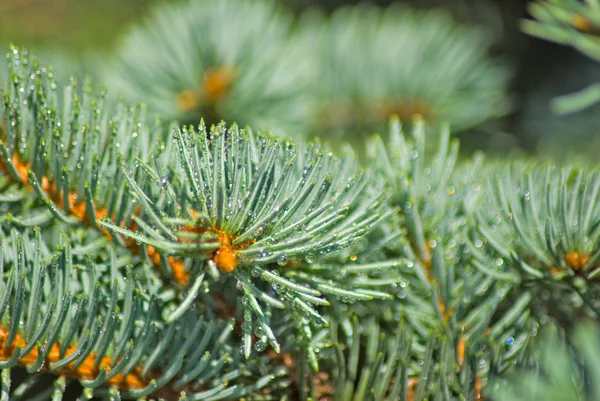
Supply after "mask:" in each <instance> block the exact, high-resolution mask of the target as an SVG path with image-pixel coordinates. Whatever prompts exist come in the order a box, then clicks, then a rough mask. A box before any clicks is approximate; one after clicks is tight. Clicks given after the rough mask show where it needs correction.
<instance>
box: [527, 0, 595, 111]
mask: <svg viewBox="0 0 600 401" xmlns="http://www.w3.org/2000/svg"><path fill="white" fill-rule="evenodd" d="M599 6H600V2H598V1H597V0H585V1H576V0H566V1H565V0H538V1H536V2H532V3H531V4H530V7H529V12H530V14H531V15H532V16H533V17H534V18H535V19H536V20H537V21H534V20H526V21H523V30H524V31H525V32H527V33H529V34H530V35H534V36H537V37H539V38H542V39H546V40H549V41H552V42H556V43H560V44H566V45H570V46H573V47H574V48H576V49H577V50H579V51H580V52H582V53H583V54H585V55H587V56H589V57H591V58H593V59H594V60H600V44H598V35H600V8H599ZM598 101H600V84H598V83H596V84H592V85H590V86H588V87H587V88H584V89H581V90H580V91H578V92H576V93H573V94H569V95H564V96H560V97H557V98H555V99H554V100H553V103H552V106H553V109H554V110H555V111H556V112H557V113H561V114H564V113H573V112H576V111H580V110H582V109H584V108H587V107H589V106H591V105H593V104H595V103H597V102H598Z"/></svg>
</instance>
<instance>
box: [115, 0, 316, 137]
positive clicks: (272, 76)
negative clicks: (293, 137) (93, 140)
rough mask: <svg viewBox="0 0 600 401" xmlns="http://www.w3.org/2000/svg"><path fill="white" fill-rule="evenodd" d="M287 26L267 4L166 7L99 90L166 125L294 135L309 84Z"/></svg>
mask: <svg viewBox="0 0 600 401" xmlns="http://www.w3.org/2000/svg"><path fill="white" fill-rule="evenodd" d="M291 24H292V19H291V16H290V15H288V14H287V13H285V11H284V10H281V9H280V8H279V7H277V6H276V5H275V3H274V2H273V1H271V0H259V1H249V0H241V1H239V0H224V1H221V0H218V1H214V0H208V1H206V0H205V1H190V0H186V1H183V2H181V3H177V4H165V5H163V6H161V7H158V8H156V9H154V10H153V12H152V14H151V15H150V16H148V18H147V19H146V21H145V22H144V24H142V25H140V26H136V27H133V28H132V29H131V30H130V32H128V34H127V35H126V36H125V37H124V38H123V39H122V43H121V45H120V47H119V49H118V50H117V55H116V56H115V57H114V60H113V62H112V63H110V64H109V65H107V66H106V68H105V69H104V70H105V82H106V83H107V85H109V87H110V88H111V89H112V90H113V92H114V93H121V92H123V93H124V94H125V96H126V97H127V98H128V99H130V100H134V101H143V102H144V103H146V104H147V105H148V107H149V109H150V110H151V111H152V112H160V114H161V116H163V117H164V118H165V119H168V120H171V119H177V120H179V121H181V122H183V123H193V124H197V123H198V121H200V118H204V119H206V120H207V121H208V122H209V123H211V124H212V123H215V124H216V123H218V122H219V121H220V120H221V119H227V120H228V121H236V122H237V123H238V124H240V125H242V126H245V125H247V124H250V125H251V126H253V127H257V128H264V129H266V128H273V129H276V130H277V131H279V132H288V131H290V130H292V131H294V132H298V131H299V130H301V129H302V128H303V125H302V124H304V121H305V120H306V119H308V118H309V117H310V116H309V114H308V113H309V111H310V107H311V106H310V101H309V99H307V96H306V93H305V90H304V88H305V87H306V86H307V85H308V84H309V79H311V78H314V77H312V76H311V75H310V68H309V60H308V59H307V57H306V56H305V55H302V54H300V53H299V52H298V51H296V49H295V46H293V42H292V40H291V39H290V34H291V33H290V30H291Z"/></svg>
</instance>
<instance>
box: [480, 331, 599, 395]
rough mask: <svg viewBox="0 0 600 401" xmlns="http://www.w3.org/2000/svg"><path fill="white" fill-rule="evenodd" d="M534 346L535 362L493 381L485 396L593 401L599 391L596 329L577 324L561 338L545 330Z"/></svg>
mask: <svg viewBox="0 0 600 401" xmlns="http://www.w3.org/2000/svg"><path fill="white" fill-rule="evenodd" d="M549 329H550V330H549V331H547V332H546V333H545V335H544V338H543V342H541V344H539V345H538V347H537V349H536V353H537V354H538V355H539V356H538V358H537V361H535V362H530V363H528V364H527V365H524V366H523V367H522V368H521V370H520V371H519V372H518V373H517V374H514V375H512V376H508V377H507V378H506V379H500V378H498V379H496V380H495V382H494V383H493V384H492V385H491V386H490V389H489V391H488V393H489V394H490V395H491V396H492V397H494V399H497V400H498V401H507V400H511V401H512V400H515V401H520V400H531V399H544V400H549V401H559V400H561V401H562V400H582V401H583V400H596V399H598V398H599V397H600V388H599V387H598V382H597V380H595V378H597V377H598V375H599V374H600V355H599V354H598V344H597V343H598V335H599V332H598V327H597V326H596V325H595V324H594V323H591V322H586V323H583V324H579V325H578V326H577V327H576V329H575V331H574V333H571V334H570V335H567V336H565V335H564V334H562V333H561V332H560V330H557V329H556V328H551V327H549Z"/></svg>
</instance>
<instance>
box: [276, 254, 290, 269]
mask: <svg viewBox="0 0 600 401" xmlns="http://www.w3.org/2000/svg"><path fill="white" fill-rule="evenodd" d="M287 261H288V260H287V256H285V254H283V253H282V254H281V255H279V257H278V258H277V264H278V265H279V266H285V265H286V264H287Z"/></svg>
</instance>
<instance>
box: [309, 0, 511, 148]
mask: <svg viewBox="0 0 600 401" xmlns="http://www.w3.org/2000/svg"><path fill="white" fill-rule="evenodd" d="M300 36H301V37H302V38H303V40H304V41H305V43H304V45H305V46H306V48H307V49H308V48H310V50H311V51H314V47H315V45H314V44H315V43H317V44H318V46H317V51H318V55H319V57H318V62H317V67H316V70H317V71H318V73H319V76H320V79H315V81H314V85H312V86H311V88H312V90H313V91H314V93H315V95H314V97H315V98H316V99H317V101H318V105H317V106H318V112H317V113H318V114H317V118H316V119H315V120H314V122H315V125H317V126H316V127H315V128H314V129H315V130H316V131H317V132H319V133H321V134H324V135H331V132H332V131H333V132H334V133H337V134H338V135H340V136H344V138H345V139H346V140H347V139H348V136H349V135H350V133H358V134H364V133H365V132H366V133H370V132H374V131H379V130H381V131H383V130H385V124H386V122H387V120H388V118H389V116H390V115H398V116H399V117H400V119H401V120H402V121H403V122H404V123H406V124H409V123H410V122H411V119H412V117H413V115H415V114H418V115H421V116H422V117H423V119H425V121H427V122H428V124H430V125H439V124H444V123H449V124H451V126H452V127H453V129H454V130H461V129H466V128H469V127H472V126H474V125H477V124H479V123H482V122H483V121H486V120H488V119H491V118H494V117H497V116H499V115H502V114H504V113H506V112H508V110H509V101H508V99H507V96H506V95H505V91H506V89H505V87H506V83H507V81H508V78H509V76H510V72H509V70H508V68H506V66H503V65H502V64H501V63H500V62H498V61H493V60H491V59H490V58H489V57H488V55H487V54H486V53H487V49H488V48H489V47H490V45H491V41H490V37H489V36H488V35H486V32H483V31H482V30H480V29H477V28H474V27H467V26H461V25H460V24H458V23H456V22H455V21H453V20H452V18H451V16H450V15H448V14H447V13H445V12H443V11H441V10H430V11H418V10H412V9H410V8H408V7H402V6H398V5H395V6H390V7H389V8H387V9H385V10H382V9H380V8H377V7H375V6H372V5H371V6H369V5H365V4H363V5H359V6H347V7H345V8H341V9H339V10H336V11H335V12H334V13H333V15H331V16H327V17H325V16H324V15H320V14H318V13H316V12H307V13H305V15H303V18H302V19H301V21H300ZM374 60H377V62H373V61H374Z"/></svg>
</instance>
